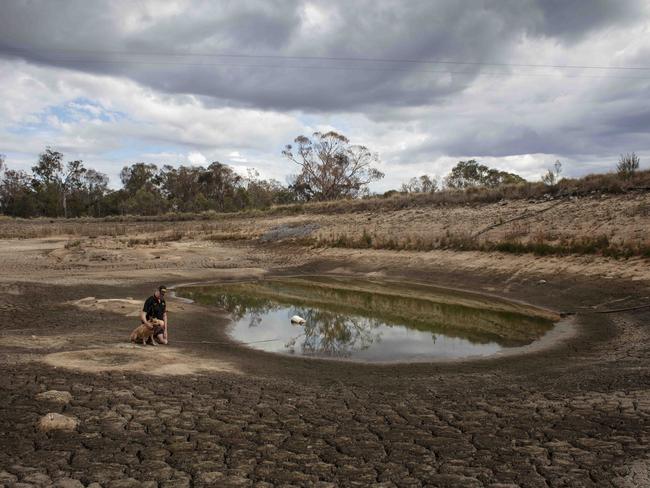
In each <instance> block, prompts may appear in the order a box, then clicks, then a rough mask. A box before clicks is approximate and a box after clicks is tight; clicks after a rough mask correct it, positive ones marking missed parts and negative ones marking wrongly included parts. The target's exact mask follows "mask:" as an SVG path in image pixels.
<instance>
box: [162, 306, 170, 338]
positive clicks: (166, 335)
mask: <svg viewBox="0 0 650 488" xmlns="http://www.w3.org/2000/svg"><path fill="white" fill-rule="evenodd" d="M163 322H164V323H165V327H164V329H163V330H164V331H165V332H164V333H163V337H164V338H165V340H167V337H169V336H168V330H167V311H166V310H165V313H164V314H163Z"/></svg>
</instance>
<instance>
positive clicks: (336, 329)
mask: <svg viewBox="0 0 650 488" xmlns="http://www.w3.org/2000/svg"><path fill="white" fill-rule="evenodd" d="M291 315H300V316H301V317H303V318H304V319H305V320H306V323H305V324H304V325H302V326H300V327H301V329H302V332H301V333H300V334H298V335H296V336H295V337H293V338H292V339H291V340H289V341H288V342H287V343H286V344H285V348H286V349H287V350H288V351H289V352H292V353H294V352H295V351H296V347H298V348H299V349H300V350H301V352H302V354H305V355H309V356H330V357H348V356H350V355H351V354H352V353H353V352H357V351H362V350H364V349H367V348H368V347H370V346H371V345H372V344H373V343H376V342H380V341H381V333H380V332H379V331H378V330H377V328H378V327H377V326H378V325H380V322H379V321H377V320H375V319H370V318H365V317H354V316H352V317H351V316H347V315H342V314H338V313H334V312H328V311H326V310H320V309H314V308H294V309H292V310H291V312H290V313H289V315H288V316H287V317H290V316H291ZM287 320H288V319H287Z"/></svg>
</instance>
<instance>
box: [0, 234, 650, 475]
mask: <svg viewBox="0 0 650 488" xmlns="http://www.w3.org/2000/svg"><path fill="white" fill-rule="evenodd" d="M64 242H65V240H61V239H59V240H57V239H52V240H31V241H3V245H2V249H1V250H0V266H1V268H2V270H3V273H2V277H1V278H0V313H1V317H2V320H1V321H0V350H1V351H2V356H1V357H2V362H3V363H4V364H3V369H4V374H3V375H2V377H0V384H1V385H2V390H3V393H4V394H3V395H2V397H1V399H0V408H1V409H2V413H1V415H2V416H1V418H2V424H1V427H0V445H2V450H1V453H0V484H2V483H4V484H6V485H8V486H30V485H33V486H50V485H52V484H53V483H57V482H58V483H59V486H82V484H83V485H84V486H87V485H89V484H91V483H93V482H97V483H99V484H100V485H101V486H106V487H122V486H161V487H163V486H174V487H176V486H282V485H284V486H373V485H374V486H400V487H401V486H458V487H472V486H494V487H498V486H501V487H504V486H531V487H537V486H539V487H548V486H552V487H556V486H570V487H577V486H620V487H626V486H629V487H633V486H650V444H649V441H650V374H649V373H650V368H649V363H648V359H647V358H648V355H649V353H650V341H649V340H648V339H649V337H648V336H649V333H650V329H649V328H648V324H649V323H650V309H647V308H646V309H641V310H637V311H632V312H629V313H615V314H599V313H595V312H598V311H603V310H605V309H611V308H625V307H626V306H633V305H639V304H643V303H649V300H650V298H648V297H649V296H650V282H648V280H647V278H646V276H645V274H646V273H647V268H645V266H644V264H643V262H641V261H634V260H631V261H628V262H615V261H609V260H603V261H599V260H594V259H590V260H589V263H584V269H585V270H587V269H588V270H589V272H584V273H580V272H579V270H580V269H581V266H582V265H581V262H580V259H578V258H563V259H559V258H549V259H541V258H540V259H533V258H526V257H510V256H502V257H501V259H497V258H499V256H497V255H491V257H489V256H486V255H476V258H477V259H476V260H474V261H473V260H472V257H473V256H474V255H473V254H472V253H463V254H455V253H451V252H446V253H445V252H433V253H400V252H388V251H386V252H376V251H353V252H349V251H345V252H344V251H342V250H338V251H322V250H312V251H307V250H305V249H304V248H281V247H279V246H276V247H273V246H270V247H269V246H265V247H257V246H255V245H247V246H242V245H230V246H225V245H224V244H223V243H222V244H212V245H211V246H203V245H201V246H193V245H185V246H184V247H183V246H182V245H180V244H179V245H175V244H174V245H170V246H167V247H165V248H164V249H162V251H161V252H159V250H131V251H128V252H127V251H124V252H123V253H121V254H120V261H110V260H109V259H106V260H102V259H101V256H100V257H99V258H97V259H95V258H94V257H93V258H92V259H90V258H89V257H88V256H85V257H80V256H79V255H78V253H80V252H81V250H65V249H63V243H64ZM11 246H14V247H11ZM129 253H131V254H129ZM156 256H159V257H156ZM176 257H178V259H176ZM479 259H481V260H482V261H479ZM646 265H647V263H646ZM267 271H268V272H271V273H274V274H301V273H305V274H308V273H336V274H344V273H352V274H354V275H355V276H372V277H382V276H384V277H390V278H393V279H405V280H416V281H423V282H428V283H435V284H437V285H444V286H453V287H458V288H465V289H471V290H476V291H482V292H487V293H492V294H497V295H500V296H504V297H507V298H513V299H519V300H523V301H526V302H529V303H532V304H535V305H540V306H545V307H549V308H552V309H555V310H560V311H577V312H579V313H578V315H577V316H576V318H575V320H576V327H577V331H578V334H577V335H576V336H575V337H574V338H572V339H570V340H569V341H567V342H565V343H562V344H558V345H557V346H556V347H554V348H553V349H551V350H547V351H541V352H538V353H534V354H529V355H526V356H522V357H509V358H501V359H489V360H482V361H473V362H465V363H450V364H412V365H408V364H406V365H391V366H370V365H358V364H349V363H336V362H329V361H313V360H302V359H299V358H290V357H280V356H274V355H269V354H265V353H263V352H259V351H252V350H249V349H246V348H243V347H241V346H237V345H234V344H232V343H229V342H228V339H227V337H226V336H225V334H224V327H225V325H226V323H227V320H226V319H225V318H224V317H221V316H219V315H218V314H217V312H215V311H209V310H203V309H201V308H200V307H198V306H189V305H184V304H180V303H178V302H176V303H172V302H170V309H171V312H170V314H171V316H172V326H173V329H172V331H171V334H172V335H171V339H172V341H174V340H176V341H178V342H177V345H176V346H175V347H173V348H166V349H164V348H163V347H162V346H161V347H159V348H158V349H153V348H148V349H146V350H142V349H130V348H127V347H124V342H123V339H124V338H126V337H128V333H129V332H130V330H131V329H132V327H133V326H134V323H133V322H134V319H133V317H129V316H128V315H127V314H128V313H129V312H130V310H129V309H127V308H125V309H122V308H119V309H117V307H116V309H115V310H114V312H112V311H110V307H95V308H93V307H88V308H79V307H77V306H75V305H73V304H70V303H68V302H71V301H75V300H79V299H82V298H85V297H90V296H92V297H96V298H97V299H114V298H120V299H127V298H128V297H132V298H136V299H137V298H138V297H143V298H144V297H145V296H146V295H147V294H148V293H150V290H151V289H152V288H153V286H154V285H155V284H158V282H166V283H167V284H174V283H180V282H187V281H198V280H205V279H228V278H230V277H236V278H241V277H245V276H260V275H262V274H264V273H265V272H267ZM608 276H609V277H608ZM541 279H544V280H546V283H540V280H541ZM104 303H105V302H104ZM181 307H183V309H182V310H181ZM594 307H595V308H594ZM215 324H216V327H215ZM16 329H18V330H16ZM104 334H105V337H104ZM32 335H34V336H35V338H32V337H31V336H32ZM46 338H47V340H46ZM196 340H209V341H211V342H216V343H217V344H210V345H200V344H181V343H180V341H196ZM156 354H159V355H160V356H155V355H156ZM157 360H158V361H160V362H163V360H164V362H165V363H166V364H165V367H167V368H169V369H167V370H165V372H166V373H168V375H167V376H160V375H152V374H148V372H150V371H151V370H153V369H156V368H157V366H156V361H157ZM45 361H47V362H45ZM53 365H56V367H55V366H53ZM162 366H163V365H162V364H161V366H160V367H162ZM170 366H175V367H170ZM49 390H59V391H67V392H69V393H70V394H71V395H72V399H71V400H70V401H69V403H61V402H59V403H57V402H54V401H52V400H47V399H43V398H42V397H38V398H37V395H38V394H39V393H43V392H45V391H49ZM48 412H58V413H62V414H64V415H66V416H72V417H75V418H77V419H78V420H79V425H78V427H77V428H76V430H74V431H72V432H63V431H53V432H49V433H43V432H40V431H38V430H37V429H36V424H37V422H38V420H39V419H40V418H41V417H42V416H43V415H45V414H46V413H48ZM73 480H78V481H79V482H80V483H81V484H79V483H75V482H74V481H73ZM145 482H146V483H145ZM20 483H23V484H20ZM94 486H97V485H94Z"/></svg>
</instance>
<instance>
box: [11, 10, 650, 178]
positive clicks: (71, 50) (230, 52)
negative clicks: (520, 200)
mask: <svg viewBox="0 0 650 488" xmlns="http://www.w3.org/2000/svg"><path fill="white" fill-rule="evenodd" d="M649 20H650V9H649V8H648V5H647V2H644V1H643V0H637V1H633V0H628V1H620V0H619V1H608V0H593V1H590V2H584V1H581V0H564V1H562V0H544V1H543V0H523V1H522V0H483V1H475V0H466V1H457V0H454V1H452V0H440V1H435V2H434V1H428V0H423V1H415V0H414V1H411V2H407V3H404V2H401V1H392V0H384V1H377V0H374V1H366V0H359V1H355V2H347V1H342V0H341V1H327V2H325V1H309V2H305V1H299V0H295V1H294V0H285V1H273V2H269V1H241V2H220V3H216V2H207V1H190V0H175V1H169V2H157V1H156V2H153V1H147V0H141V1H138V2H132V1H122V2H119V1H118V2H116V1H104V2H101V1H97V2H87V1H82V0H78V1H65V2H59V1H45V0H43V1H38V0H30V1H27V0H24V1H20V0H17V1H12V2H2V3H1V4H0V66H2V71H3V72H4V73H3V74H0V87H1V88H2V89H3V93H4V94H5V100H4V101H2V102H0V110H2V111H3V113H2V115H3V119H4V120H3V121H0V152H4V153H7V154H8V155H9V156H11V157H13V158H14V159H15V160H16V161H18V162H20V161H25V164H27V163H26V161H27V159H28V158H29V157H32V153H33V152H34V151H36V152H37V151H38V150H39V148H36V147H35V146H36V145H37V144H43V143H47V144H49V145H52V146H58V147H65V149H66V150H68V151H69V152H70V153H72V154H80V155H83V156H84V157H85V158H86V160H87V161H88V163H89V164H92V160H97V161H99V162H101V164H103V165H104V166H103V167H104V169H105V170H106V171H108V172H109V173H115V172H116V171H117V170H114V169H113V168H112V167H111V165H117V163H116V161H117V160H118V159H119V158H121V157H126V158H136V157H138V156H140V157H139V159H146V158H152V159H156V158H162V159H165V158H166V157H168V158H172V159H174V158H175V159H177V161H174V162H183V158H187V155H188V154H190V153H195V152H196V151H199V152H200V153H201V155H202V157H206V158H208V159H210V158H222V159H225V161H224V162H228V155H229V154H235V153H236V154H238V155H239V156H238V161H235V162H236V163H238V164H240V165H246V164H250V165H251V166H253V165H255V164H257V165H260V166H261V167H262V169H263V171H264V172H265V173H266V174H268V175H269V176H273V177H277V178H280V179H282V177H283V175H286V174H288V173H290V172H291V168H289V167H287V163H285V162H283V161H282V160H281V158H280V156H279V148H281V146H282V145H283V144H286V143H288V142H290V141H291V139H292V138H293V137H295V136H296V135H298V134H299V133H301V132H304V133H307V132H309V131H312V130H319V129H322V128H333V129H336V130H340V131H342V132H343V133H345V134H346V135H348V136H349V137H350V138H351V139H352V141H353V142H358V143H363V144H366V145H368V146H369V147H371V148H372V149H375V150H377V151H379V152H380V155H381V156H382V160H383V161H384V163H385V165H386V167H385V169H386V170H387V171H395V170H396V169H397V170H398V169H399V167H400V166H401V167H404V168H409V170H411V171H413V172H419V173H422V172H428V173H443V172H445V171H447V170H448V168H449V166H450V165H451V164H453V161H454V160H457V159H460V158H468V157H473V158H476V159H481V158H488V159H490V160H495V158H496V160H495V162H496V164H499V165H501V166H506V167H504V168H503V169H510V167H511V166H512V164H513V163H512V161H513V159H512V158H513V156H521V160H522V161H527V163H526V164H527V165H528V166H527V167H526V168H523V171H524V172H526V173H527V174H530V175H532V174H535V172H541V171H542V170H543V168H544V166H545V165H547V164H548V162H549V161H550V160H552V159H553V158H562V159H564V160H566V161H570V162H573V163H574V164H573V166H571V165H569V167H570V168H571V169H570V170H569V171H570V172H572V173H573V174H582V173H585V172H589V171H590V170H593V169H600V168H602V167H603V165H604V163H605V161H609V160H611V159H612V158H614V161H611V164H612V165H613V164H614V163H615V157H616V155H617V154H619V153H621V152H628V151H636V152H637V153H640V154H641V155H642V164H644V159H646V160H647V158H646V157H645V156H646V155H648V154H650V142H649V140H648V139H649V138H648V132H649V129H650V127H649V125H648V124H649V120H650V106H649V105H650V104H649V103H648V102H647V100H649V99H650V66H648V65H647V59H649V58H650V27H649ZM607 67H608V68H618V69H605V68H607ZM27 80H30V81H27ZM26 93H30V94H31V95H27V94H26ZM30 96H31V97H33V99H31V100H25V99H26V98H27V99H29V98H30ZM136 96H137V97H140V99H137V100H136V99H135V97H136ZM75 103H76V104H77V105H79V104H81V105H85V107H86V108H85V109H81V110H80V109H75V108H74V105H71V104H75ZM93 112H95V114H94V115H93ZM21 144H22V147H23V149H22V150H21V149H20V147H21ZM40 149H42V147H41V148H40ZM499 158H502V160H501V161H499V160H498V159H499ZM9 159H11V158H9ZM126 162H127V161H124V163H126ZM161 162H172V161H169V160H165V161H161ZM9 163H11V161H9ZM109 167H111V169H109ZM518 168H519V169H520V170H522V168H521V167H518ZM398 172H399V171H398ZM401 173H403V172H401ZM387 174H388V176H389V178H387V183H385V185H386V186H391V185H393V183H395V184H397V183H398V176H397V175H396V176H395V177H391V175H390V174H389V173H388V172H387ZM393 186H394V185H393Z"/></svg>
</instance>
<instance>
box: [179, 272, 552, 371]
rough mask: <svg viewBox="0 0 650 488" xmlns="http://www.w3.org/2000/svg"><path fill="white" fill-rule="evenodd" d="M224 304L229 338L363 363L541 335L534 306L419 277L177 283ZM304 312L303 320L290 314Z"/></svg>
mask: <svg viewBox="0 0 650 488" xmlns="http://www.w3.org/2000/svg"><path fill="white" fill-rule="evenodd" d="M177 294H178V295H179V296H181V297H185V298H190V299H192V300H195V301H197V302H199V303H202V304H207V305H212V306H215V307H219V308H220V309H223V310H226V311H227V312H228V313H229V314H230V316H231V318H232V324H231V326H230V328H229V333H230V334H231V336H232V337H233V339H234V340H236V341H239V342H242V343H245V344H246V345H248V346H249V347H253V348H256V349H261V350H264V351H269V352H275V353H282V354H294V355H300V356H312V357H319V358H331V359H348V360H356V361H366V362H381V361H423V360H436V359H438V360H439V359H456V358H465V357H471V356H488V355H492V354H495V353H497V352H500V351H503V350H506V349H511V348H516V347H521V346H526V345H529V344H531V343H533V342H535V341H537V340H539V339H541V338H542V337H543V336H544V335H545V334H546V333H548V332H549V331H550V330H551V329H552V328H553V325H554V323H555V322H556V321H557V320H558V319H559V318H558V317H557V316H555V315H554V314H552V313H550V312H548V311H545V310H541V309H537V308H534V307H530V306H526V305H522V304H518V303H512V302H508V301H504V300H500V299H497V298H492V297H486V296H482V295H478V294H469V293H461V292H458V291H454V290H446V289H441V288H437V287H432V286H427V285H422V284H405V283H397V282H395V283H392V282H375V281H364V280H356V279H347V278H331V277H301V278H283V279H268V280H260V281H251V282H247V283H236V284H218V285H205V286H190V287H183V288H180V289H178V290H177ZM296 315H297V316H299V317H302V318H304V319H305V323H304V324H303V325H297V324H295V323H292V322H291V317H293V316H296Z"/></svg>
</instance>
